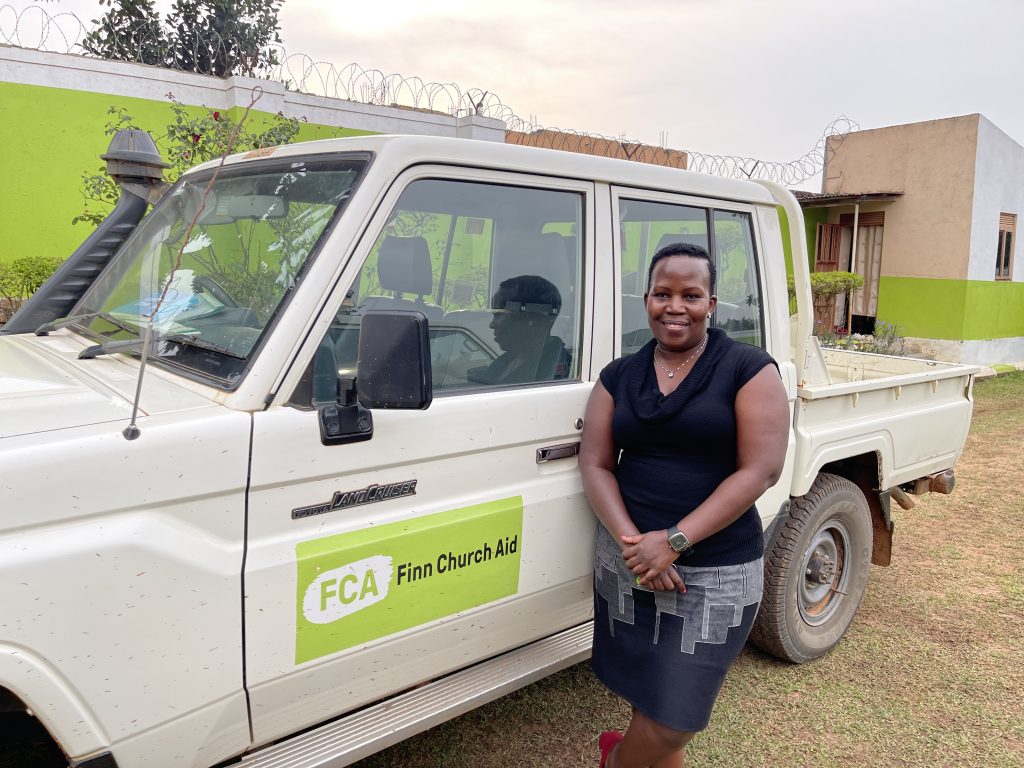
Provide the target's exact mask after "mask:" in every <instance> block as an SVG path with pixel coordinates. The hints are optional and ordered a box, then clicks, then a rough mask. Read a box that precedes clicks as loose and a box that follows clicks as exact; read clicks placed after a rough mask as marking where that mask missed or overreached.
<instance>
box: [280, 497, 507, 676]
mask: <svg viewBox="0 0 1024 768" xmlns="http://www.w3.org/2000/svg"><path fill="white" fill-rule="evenodd" d="M522 538H523V499H522V497H521V496H515V497H513V498H509V499H501V500H499V501H490V502H487V503H485V504H476V505H474V506H472V507H464V508H463V509H453V510H451V511H449V512H440V513H438V514H436V515H429V516H426V517H419V518H415V519H413V520H407V521H403V522H400V523H389V524H388V525H380V526H374V527H371V528H367V529H365V530H361V531H354V532H352V533H341V534H338V535H336V536H327V537H325V538H322V539H314V540H312V541H304V542H301V543H299V544H297V545H296V547H295V559H296V566H297V573H298V579H297V584H298V595H297V611H296V619H295V663H296V664H301V663H302V662H305V661H311V660H312V659H318V658H320V657H321V656H327V655H328V654H331V653H336V652H337V651H341V650H344V649H346V648H351V647H353V646H356V645H361V644H362V643H366V642H368V641H370V640H375V639H377V638H378V637H385V636H386V635H391V634H394V633H395V632H400V631H402V630H404V629H409V628H411V627H415V626H419V625H420V624H425V623H427V622H429V621H433V620H435V619H439V618H442V617H444V616H450V615H452V614H454V613H458V612H459V611H464V610H466V609H468V608H474V607H476V606H478V605H484V604H485V603H490V602H493V601H494V600H499V599H501V598H503V597H508V596H509V595H514V594H515V593H516V592H518V591H519V557H520V551H521V549H522Z"/></svg>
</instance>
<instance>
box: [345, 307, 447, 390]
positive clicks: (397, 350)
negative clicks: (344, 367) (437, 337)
mask: <svg viewBox="0 0 1024 768" xmlns="http://www.w3.org/2000/svg"><path fill="white" fill-rule="evenodd" d="M356 381H357V382H358V386H357V396H358V398H359V403H360V404H361V405H363V406H365V407H366V408H405V409H409V408H412V409H418V410H422V409H424V408H428V407H429V406H430V402H431V400H433V397H434V393H433V385H432V383H431V371H430V336H429V334H428V323H427V318H426V315H424V314H423V313H422V312H405V311H400V310H371V311H369V312H367V313H366V314H365V315H364V316H363V318H362V323H361V325H360V329H359V364H358V367H357V368H356Z"/></svg>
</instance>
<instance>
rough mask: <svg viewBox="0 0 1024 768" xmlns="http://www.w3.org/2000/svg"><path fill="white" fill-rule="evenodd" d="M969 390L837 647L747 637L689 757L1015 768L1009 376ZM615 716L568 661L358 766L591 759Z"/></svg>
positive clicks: (1021, 437)
mask: <svg viewBox="0 0 1024 768" xmlns="http://www.w3.org/2000/svg"><path fill="white" fill-rule="evenodd" d="M975 398H976V403H975V410H974V423H973V426H972V428H971V435H970V437H969V439H968V443H967V448H966V451H965V452H964V455H963V457H962V458H961V460H960V462H959V463H958V465H957V482H958V484H957V487H956V491H955V493H953V494H952V495H951V496H939V495H931V496H927V497H924V498H922V499H921V500H920V503H919V504H918V505H917V507H915V508H914V509H912V510H910V511H909V512H904V511H903V510H900V509H899V508H897V507H896V505H893V507H894V511H893V514H894V516H895V520H896V537H895V541H894V545H893V563H892V566H890V567H888V568H879V567H873V570H872V574H871V579H870V581H869V583H868V591H867V594H866V596H865V598H864V602H863V604H862V605H861V608H860V611H859V612H858V614H857V617H856V618H855V620H854V623H853V626H852V627H851V629H850V631H849V632H848V633H847V635H846V637H845V638H844V640H843V642H842V643H841V644H840V645H839V647H838V648H837V649H836V650H835V651H833V652H832V653H831V654H829V655H828V656H826V657H825V658H823V659H820V660H818V661H816V662H812V663H810V664H805V665H802V666H794V665H791V664H786V663H783V662H780V661H777V660H775V659H773V658H771V657H769V656H767V655H765V654H763V653H761V652H759V651H758V650H756V649H755V648H753V647H748V648H747V650H746V651H745V652H744V653H743V655H742V656H741V657H740V659H739V661H738V662H737V664H736V666H735V668H734V669H733V671H732V672H731V673H730V676H729V678H728V679H727V680H726V684H725V688H724V689H723V692H722V696H721V698H720V699H719V702H718V705H717V707H716V709H715V714H714V716H713V718H712V722H711V726H710V727H709V728H708V730H706V731H705V732H703V733H702V734H700V735H698V736H697V738H695V739H694V741H693V742H692V744H691V746H690V747H689V748H688V762H687V765H688V767H689V768H744V767H749V768H759V767H760V766H780V767H781V766H785V767H787V768H788V767H790V766H792V767H793V768H802V767H804V766H806V767H807V768H819V767H820V766H833V765H835V766H841V765H857V766H921V767H922V768H923V767H924V766H929V767H931V766H942V767H945V766H951V767H952V766H957V767H958V768H959V767H965V768H966V767H972V768H973V767H974V766H979V767H981V766H984V767H985V768H997V767H1002V766H1006V768H1011V767H1019V766H1024V642H1022V638H1024V567H1022V565H1021V552H1022V551H1024V494H1022V492H1021V489H1020V488H1018V487H1017V484H1018V482H1020V479H1021V478H1022V477H1024V373H1020V372H1018V373H1011V374H1008V375H1006V376H1001V377H999V378H995V379H989V380H986V381H982V382H979V383H978V384H977V385H976V386H975ZM628 719H629V710H628V707H627V706H626V705H624V704H623V703H622V702H620V701H618V700H616V699H615V697H613V696H611V695H610V694H608V693H607V692H605V691H604V690H603V688H602V687H601V686H600V684H598V683H597V682H596V680H595V679H594V678H593V676H592V675H591V673H590V670H589V667H588V666H587V665H586V664H580V665H577V666H575V667H572V668H570V669H568V670H566V671H564V672H562V673H560V674H558V675H555V676H553V677H551V678H548V679H547V680H544V681H541V682H540V683H537V684H535V685H532V686H529V687H528V688H524V689H523V690H521V691H518V692H516V693H514V694H512V695H510V696H506V697H504V698H503V699H500V700H499V701H496V702H494V703H493V704H490V705H488V706H486V707H483V708H481V709H479V710H476V711H474V712H472V713H469V714H467V715H464V716H463V717H461V718H458V719H457V720H453V721H452V722H450V723H447V724H445V725H442V726H440V727H438V728H435V729H433V730H431V731H429V732H427V733H424V734H422V735H420V736H418V737H415V738H413V739H409V740H408V741H405V742H403V743H402V744H399V745H397V746H396V747H393V748H392V749H390V750H387V751H385V752H381V753H380V754H378V755H375V756H374V757H372V758H369V759H367V760H363V761H361V762H359V763H358V764H357V766H358V768H398V767H399V766H401V768H435V767H436V766H444V767H445V768H492V767H493V768H498V767H499V766H500V767H501V768H507V767H508V766H516V767H517V768H531V767H532V768H541V767H543V768H562V767H563V766H564V767H565V768H570V767H573V766H588V768H593V767H594V766H596V765H597V759H598V754H597V744H596V738H597V733H598V732H599V731H601V730H605V729H608V728H622V727H624V726H625V725H626V723H627V721H628Z"/></svg>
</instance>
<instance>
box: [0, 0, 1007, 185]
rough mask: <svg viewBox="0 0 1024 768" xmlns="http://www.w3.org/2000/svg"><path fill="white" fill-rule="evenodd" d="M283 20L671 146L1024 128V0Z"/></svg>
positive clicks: (564, 121)
mask: <svg viewBox="0 0 1024 768" xmlns="http://www.w3.org/2000/svg"><path fill="white" fill-rule="evenodd" d="M4 3H8V4H10V5H12V6H13V7H14V8H19V9H20V8H25V7H28V6H31V5H33V3H32V2H29V1H28V0H0V4H4ZM170 4H171V3H170V2H169V0H166V1H165V0H158V2H157V6H158V8H161V9H165V8H167V7H169V6H170ZM41 5H43V7H45V8H47V10H49V11H50V12H51V13H54V12H56V11H57V10H58V9H67V10H72V11H74V12H76V13H77V14H78V15H79V16H80V17H81V18H82V19H83V21H86V22H87V23H88V22H89V21H90V20H91V19H94V18H97V17H98V16H99V15H100V14H101V13H102V11H103V9H102V8H101V7H100V5H99V3H98V1H97V0H50V2H44V3H41ZM281 33H282V37H283V39H284V44H285V47H286V49H287V50H288V52H289V53H305V54H308V55H309V56H311V57H312V58H313V59H315V60H323V61H328V62H332V63H334V64H336V65H339V66H343V65H345V64H348V63H351V62H355V63H358V64H359V65H361V66H362V67H364V68H366V69H378V70H382V71H384V72H386V73H401V74H402V75H405V76H407V77H411V76H418V77H420V78H422V79H423V80H426V81H437V82H454V83H456V84H458V85H459V87H460V88H462V89H463V90H467V89H469V88H481V89H484V90H487V91H490V92H491V93H494V94H496V95H497V96H498V97H500V99H501V100H502V102H504V103H505V104H506V105H507V106H508V107H510V108H511V109H512V110H513V111H514V112H515V113H516V114H517V115H519V116H520V117H522V118H526V119H528V118H530V117H535V119H536V121H537V123H538V124H539V125H543V126H546V127H558V128H571V129H575V130H580V131H589V132H595V133H600V134H604V135H609V136H619V135H622V134H624V135H625V136H626V137H627V138H630V139H634V140H639V141H644V142H648V143H653V144H657V143H660V137H661V136H662V133H663V132H665V133H667V145H668V146H670V147H673V148H678V149H691V150H697V151H701V152H706V153H718V154H734V155H742V156H748V157H755V158H760V159H763V160H778V161H788V160H793V159H796V158H797V157H799V156H801V155H803V154H804V153H805V152H807V151H809V150H810V149H811V148H812V147H813V146H814V144H815V143H816V142H817V140H818V139H819V137H820V136H821V133H822V130H823V128H824V127H825V126H826V125H827V124H828V123H829V122H831V121H832V120H833V119H834V118H836V117H838V116H840V115H846V116H847V117H849V118H850V119H852V120H854V121H856V122H857V123H858V124H859V125H860V126H861V128H876V127H881V126H886V125H895V124H900V123H908V122H915V121H919V120H930V119H936V118H942V117H951V116H954V115H963V114H970V113H973V112H981V113H982V114H984V115H985V116H986V117H988V118H989V119H990V120H992V121H993V122H994V123H995V124H996V125H997V126H998V127H999V128H1001V129H1002V130H1003V131H1005V132H1006V133H1007V134H1009V135H1010V136H1011V137H1012V138H1013V139H1015V140H1016V141H1017V142H1018V143H1024V98H1022V93H1024V0H858V2H856V3H839V2H829V1H828V0H640V1H639V2H632V3H625V2H611V0H560V1H557V0H556V1H554V2H541V1H540V0H515V2H503V3H497V2H493V3H492V2H486V1H485V0H373V2H366V0H356V1H355V2H345V1H344V0H341V1H340V2H338V1H335V0H285V1H284V5H283V9H282V13H281ZM802 186H808V185H802Z"/></svg>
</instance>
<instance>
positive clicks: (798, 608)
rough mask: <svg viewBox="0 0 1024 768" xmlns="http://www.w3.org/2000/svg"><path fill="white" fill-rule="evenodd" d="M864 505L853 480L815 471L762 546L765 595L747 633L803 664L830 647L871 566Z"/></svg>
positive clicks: (846, 620)
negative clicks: (807, 486) (768, 548)
mask: <svg viewBox="0 0 1024 768" xmlns="http://www.w3.org/2000/svg"><path fill="white" fill-rule="evenodd" d="M871 537H872V527H871V511H870V510H869V509H868V504H867V500H866V499H865V498H864V494H863V493H862V492H861V490H860V488H858V487H857V486H856V485H854V484H853V483H851V482H850V481H849V480H847V479H846V478H843V477H839V476H838V475H832V474H828V473H825V472H822V473H821V474H819V475H818V477H817V478H815V480H814V484H813V485H812V486H811V489H810V490H809V491H808V492H807V494H806V495H805V496H801V497H800V498H797V499H793V502H792V504H791V505H790V510H789V516H788V518H787V519H786V521H785V522H784V523H782V530H781V531H780V532H779V536H778V538H777V540H776V542H775V544H774V545H773V547H772V549H771V551H770V552H767V553H766V561H765V569H764V597H763V599H762V601H761V609H760V611H759V613H758V615H757V620H756V621H755V622H754V628H753V630H752V631H751V635H750V639H751V640H752V641H753V642H754V644H755V645H757V646H758V647H759V648H761V649H762V650H764V651H767V652H768V653H770V654H772V655H773V656H777V657H779V658H780V659H785V660H787V661H792V662H795V663H797V664H802V663H804V662H806V661H811V660H812V659H816V658H818V657H820V656H824V655H825V654H826V653H828V652H829V651H830V650H832V649H833V648H834V647H835V646H836V644H837V643H838V642H839V640H840V639H841V638H842V637H843V635H844V634H845V633H846V630H847V628H848V627H849V626H850V623H851V622H852V621H853V616H854V614H855V613H856V612H857V608H858V607H859V606H860V601H861V598H862V597H863V596H864V589H865V587H866V586H867V582H868V571H869V570H870V567H871Z"/></svg>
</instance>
